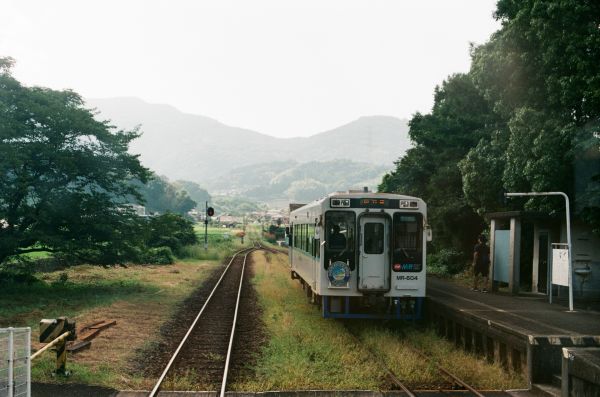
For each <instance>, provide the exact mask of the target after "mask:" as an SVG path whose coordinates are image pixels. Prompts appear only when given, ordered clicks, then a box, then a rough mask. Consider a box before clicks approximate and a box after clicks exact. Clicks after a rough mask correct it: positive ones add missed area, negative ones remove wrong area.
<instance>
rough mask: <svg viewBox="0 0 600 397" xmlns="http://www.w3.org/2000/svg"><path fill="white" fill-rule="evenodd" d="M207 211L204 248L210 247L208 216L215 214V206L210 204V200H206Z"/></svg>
mask: <svg viewBox="0 0 600 397" xmlns="http://www.w3.org/2000/svg"><path fill="white" fill-rule="evenodd" d="M204 205H205V212H204V250H207V249H208V217H209V216H213V215H214V214H215V209H214V208H213V207H209V206H208V201H205V202H204Z"/></svg>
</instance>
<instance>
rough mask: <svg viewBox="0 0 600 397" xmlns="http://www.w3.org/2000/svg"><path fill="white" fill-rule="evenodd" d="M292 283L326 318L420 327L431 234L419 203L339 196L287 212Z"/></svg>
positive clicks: (396, 197)
mask: <svg viewBox="0 0 600 397" xmlns="http://www.w3.org/2000/svg"><path fill="white" fill-rule="evenodd" d="M286 232H287V236H288V246H289V265H290V272H291V277H292V279H297V280H299V281H300V282H301V283H302V286H303V287H304V289H305V290H306V292H307V295H308V296H309V297H310V300H311V301H312V302H313V303H316V304H318V305H319V306H320V307H321V311H322V316H323V317H325V318H358V319H384V320H419V319H420V318H421V316H422V311H423V302H424V298H425V282H426V248H427V242H428V241H431V238H432V233H431V229H430V227H429V226H428V224H427V205H426V203H425V202H424V201H423V200H422V199H420V198H417V197H411V196H405V195H400V194H391V193H373V192H370V191H368V189H363V190H359V191H352V190H349V191H346V192H335V193H331V194H329V195H327V196H326V197H324V198H322V199H319V200H316V201H314V202H312V203H310V204H306V205H295V206H292V205H291V206H290V221H289V226H288V227H287V228H286Z"/></svg>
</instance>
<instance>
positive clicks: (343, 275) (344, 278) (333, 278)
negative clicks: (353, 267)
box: [327, 261, 350, 287]
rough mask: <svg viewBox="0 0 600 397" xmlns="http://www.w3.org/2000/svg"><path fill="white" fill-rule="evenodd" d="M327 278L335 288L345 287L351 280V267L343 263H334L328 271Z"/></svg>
mask: <svg viewBox="0 0 600 397" xmlns="http://www.w3.org/2000/svg"><path fill="white" fill-rule="evenodd" d="M327 277H329V282H330V283H331V285H332V286H334V287H345V286H346V284H348V280H350V267H349V266H348V264H346V263H345V262H342V261H336V262H333V263H332V264H331V265H330V266H329V269H327Z"/></svg>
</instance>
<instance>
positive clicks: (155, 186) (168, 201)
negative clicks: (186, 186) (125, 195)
mask: <svg viewBox="0 0 600 397" xmlns="http://www.w3.org/2000/svg"><path fill="white" fill-rule="evenodd" d="M134 184H135V186H136V187H137V188H138V190H139V191H140V194H141V196H142V200H140V201H139V203H141V204H144V205H145V207H146V212H147V213H155V212H158V213H159V214H163V213H165V212H174V213H177V214H180V215H185V214H186V213H187V212H188V211H189V210H191V209H192V208H194V207H196V204H197V201H195V200H193V199H192V198H191V197H190V196H189V194H188V193H187V192H186V191H185V190H181V189H180V188H179V186H178V185H176V184H173V183H171V182H169V180H168V179H167V178H166V177H163V176H158V175H156V174H152V178H150V179H149V180H148V181H147V182H146V183H141V182H139V181H135V182H134Z"/></svg>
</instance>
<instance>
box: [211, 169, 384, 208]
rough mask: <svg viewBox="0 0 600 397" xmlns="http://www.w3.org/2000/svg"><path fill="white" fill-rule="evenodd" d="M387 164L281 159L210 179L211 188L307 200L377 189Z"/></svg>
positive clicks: (264, 198)
mask: <svg viewBox="0 0 600 397" xmlns="http://www.w3.org/2000/svg"><path fill="white" fill-rule="evenodd" d="M385 170H386V167H384V166H378V165H373V164H368V163H357V162H353V161H349V160H335V161H327V162H320V161H311V162H308V163H298V162H296V161H279V162H272V163H264V164H256V165H254V166H252V167H241V168H237V169H234V170H232V171H230V172H228V173H227V174H226V175H225V176H224V177H222V178H218V179H214V180H212V181H211V182H210V183H209V186H210V188H211V191H213V190H215V191H220V192H223V193H231V194H239V195H243V196H245V197H248V198H252V199H255V200H261V201H268V200H276V199H287V200H291V201H301V202H307V201H311V200H315V199H317V198H319V197H322V196H324V195H326V194H327V193H330V192H332V191H336V190H348V189H349V188H362V187H363V186H368V187H370V188H372V189H374V188H375V187H376V186H377V183H378V182H379V180H380V179H381V176H382V175H383V174H384V172H385Z"/></svg>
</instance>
